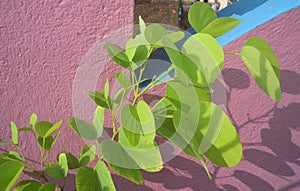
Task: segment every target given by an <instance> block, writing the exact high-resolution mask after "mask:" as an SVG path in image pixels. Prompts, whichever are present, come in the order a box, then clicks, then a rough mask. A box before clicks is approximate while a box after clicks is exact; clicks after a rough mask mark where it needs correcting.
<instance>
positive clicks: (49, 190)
mask: <svg viewBox="0 0 300 191" xmlns="http://www.w3.org/2000/svg"><path fill="white" fill-rule="evenodd" d="M55 190H56V185H55V184H53V183H52V182H47V183H45V184H43V185H42V186H41V187H40V188H39V190H38V191H55Z"/></svg>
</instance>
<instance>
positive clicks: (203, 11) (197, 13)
mask: <svg viewBox="0 0 300 191" xmlns="http://www.w3.org/2000/svg"><path fill="white" fill-rule="evenodd" d="M188 19H189V23H190V24H191V26H192V27H193V28H194V29H195V31H196V32H200V31H201V30H202V29H203V28H204V27H206V26H207V25H208V24H209V23H211V22H212V21H213V20H215V19H217V14H216V12H215V11H214V10H213V9H212V8H211V7H210V6H209V5H208V4H206V3H202V2H196V3H194V4H193V5H192V6H191V8H190V10H189V13H188Z"/></svg>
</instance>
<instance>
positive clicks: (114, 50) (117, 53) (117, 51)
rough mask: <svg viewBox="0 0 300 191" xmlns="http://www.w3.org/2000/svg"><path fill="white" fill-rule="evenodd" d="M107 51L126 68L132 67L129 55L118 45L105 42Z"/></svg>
mask: <svg viewBox="0 0 300 191" xmlns="http://www.w3.org/2000/svg"><path fill="white" fill-rule="evenodd" d="M105 48H106V51H107V53H108V55H109V57H110V58H111V59H112V60H113V61H114V62H116V63H117V64H119V65H120V66H122V67H124V68H130V61H129V59H128V57H127V55H126V54H125V53H124V52H123V50H122V49H121V48H119V47H118V46H116V45H114V44H111V43H110V42H107V43H106V44H105Z"/></svg>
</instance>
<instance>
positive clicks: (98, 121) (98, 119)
mask: <svg viewBox="0 0 300 191" xmlns="http://www.w3.org/2000/svg"><path fill="white" fill-rule="evenodd" d="M104 112H105V109H104V108H103V107H97V108H96V110H95V113H94V120H93V126H94V127H95V129H96V131H97V133H98V134H99V136H101V135H102V132H103V125H104Z"/></svg>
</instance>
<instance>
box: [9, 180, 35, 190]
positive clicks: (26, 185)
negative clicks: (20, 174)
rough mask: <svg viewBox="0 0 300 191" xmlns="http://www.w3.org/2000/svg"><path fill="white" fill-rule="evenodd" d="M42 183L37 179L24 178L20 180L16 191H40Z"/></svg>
mask: <svg viewBox="0 0 300 191" xmlns="http://www.w3.org/2000/svg"><path fill="white" fill-rule="evenodd" d="M40 187H41V184H40V183H39V182H37V181H35V180H23V181H21V182H19V183H18V184H17V185H16V187H15V189H14V191H39V188H40Z"/></svg>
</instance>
